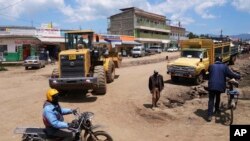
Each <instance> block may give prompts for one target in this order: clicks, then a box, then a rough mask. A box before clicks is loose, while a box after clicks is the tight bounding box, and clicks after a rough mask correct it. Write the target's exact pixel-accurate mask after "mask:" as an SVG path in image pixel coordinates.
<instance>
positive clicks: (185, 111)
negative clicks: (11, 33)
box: [0, 58, 250, 141]
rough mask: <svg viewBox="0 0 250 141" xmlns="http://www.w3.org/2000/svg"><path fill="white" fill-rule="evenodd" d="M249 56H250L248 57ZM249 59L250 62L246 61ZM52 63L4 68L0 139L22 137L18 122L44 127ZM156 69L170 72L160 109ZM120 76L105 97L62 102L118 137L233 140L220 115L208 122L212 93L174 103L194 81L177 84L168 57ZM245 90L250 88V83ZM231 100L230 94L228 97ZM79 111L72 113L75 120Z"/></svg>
mask: <svg viewBox="0 0 250 141" xmlns="http://www.w3.org/2000/svg"><path fill="white" fill-rule="evenodd" d="M247 59H248V58H247ZM245 62H247V61H245ZM248 63H249V61H248ZM55 67H56V66H55V65H48V66H46V68H42V69H39V70H29V71H26V70H24V68H23V67H10V68H8V69H9V71H5V72H0V78H1V79H0V89H1V91H0V96H1V98H0V103H1V107H0V113H1V116H0V125H1V128H0V133H1V136H0V140H1V141H18V140H20V135H15V134H13V130H14V128H15V127H17V126H22V127H27V126H35V127H43V123H42V116H41V115H42V105H43V102H44V100H45V92H46V90H47V89H48V88H49V85H48V78H49V76H50V74H51V72H52V70H53V68H55ZM154 69H156V70H158V71H159V72H160V74H162V75H163V76H164V80H165V88H164V91H163V92H162V96H161V99H160V100H161V101H160V104H161V105H160V108H159V109H156V110H152V109H151V108H149V107H150V104H151V94H150V93H149V90H148V87H147V85H148V77H149V76H150V75H151V74H152V73H153V70H154ZM116 75H117V79H115V81H114V82H113V83H111V84H108V91H107V94H106V95H104V96H93V95H91V94H90V93H88V94H87V97H84V96H83V94H77V95H76V94H71V96H68V97H65V98H63V99H61V105H62V107H68V108H76V107H79V108H80V109H81V111H92V112H94V113H95V117H94V123H96V124H102V125H104V127H103V128H102V129H103V130H106V131H108V132H109V133H110V134H111V135H112V137H113V138H114V140H116V141H164V140H169V141H174V140H179V141H191V140H192V141H200V140H202V141H211V140H219V141H228V140H229V126H226V125H224V124H223V123H222V122H221V119H222V118H223V117H216V119H213V120H212V122H210V123H207V122H206V121H205V119H204V118H205V117H206V109H207V101H208V99H207V98H197V99H193V100H190V101H186V103H185V104H184V105H183V106H177V107H176V108H168V107H166V106H165V105H164V103H165V102H166V101H167V97H169V96H171V95H174V96H178V95H179V94H180V93H185V92H188V91H189V90H190V85H175V84H172V83H171V81H170V77H169V75H167V74H166V62H160V63H154V64H147V65H141V66H133V67H124V68H120V69H117V70H116ZM245 89H247V90H249V86H246V87H245ZM222 100H223V101H226V98H225V96H223V98H222ZM249 105H250V101H249V100H240V101H239V105H238V109H237V110H236V117H235V118H236V119H235V120H236V121H235V123H236V124H250V121H249V119H250V106H249ZM72 118H73V116H67V117H66V121H70V120H71V119H72Z"/></svg>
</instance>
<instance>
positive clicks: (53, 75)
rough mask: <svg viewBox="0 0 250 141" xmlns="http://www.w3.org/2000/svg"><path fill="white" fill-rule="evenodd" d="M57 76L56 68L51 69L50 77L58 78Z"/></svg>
mask: <svg viewBox="0 0 250 141" xmlns="http://www.w3.org/2000/svg"><path fill="white" fill-rule="evenodd" d="M58 77H59V71H58V69H53V71H52V74H51V78H58Z"/></svg>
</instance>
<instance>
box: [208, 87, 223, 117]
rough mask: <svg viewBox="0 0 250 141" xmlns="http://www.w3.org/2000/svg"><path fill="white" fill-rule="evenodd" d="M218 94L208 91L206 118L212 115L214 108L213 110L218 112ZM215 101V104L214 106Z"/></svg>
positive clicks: (217, 92)
mask: <svg viewBox="0 0 250 141" xmlns="http://www.w3.org/2000/svg"><path fill="white" fill-rule="evenodd" d="M220 94H221V92H219V91H209V100H208V116H212V115H213V111H214V106H215V110H218V109H219V108H220V107H219V106H220ZM214 100H215V104H214Z"/></svg>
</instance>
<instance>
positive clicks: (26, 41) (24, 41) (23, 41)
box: [15, 40, 40, 44]
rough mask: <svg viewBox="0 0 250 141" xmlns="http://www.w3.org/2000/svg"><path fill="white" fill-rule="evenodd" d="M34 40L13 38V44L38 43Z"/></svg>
mask: <svg viewBox="0 0 250 141" xmlns="http://www.w3.org/2000/svg"><path fill="white" fill-rule="evenodd" d="M39 43H40V42H39V41H36V40H15V44H39Z"/></svg>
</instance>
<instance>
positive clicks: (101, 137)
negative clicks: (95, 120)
mask: <svg viewBox="0 0 250 141" xmlns="http://www.w3.org/2000/svg"><path fill="white" fill-rule="evenodd" d="M93 136H94V137H95V138H96V139H97V140H96V139H94V138H93ZM87 141H113V139H112V137H111V136H110V135H109V134H108V133H107V132H105V131H96V132H94V133H93V134H92V135H90V136H89V137H88V139H87Z"/></svg>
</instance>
